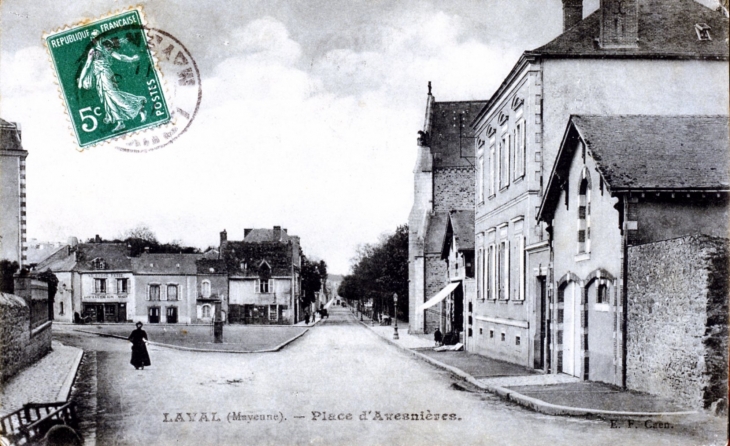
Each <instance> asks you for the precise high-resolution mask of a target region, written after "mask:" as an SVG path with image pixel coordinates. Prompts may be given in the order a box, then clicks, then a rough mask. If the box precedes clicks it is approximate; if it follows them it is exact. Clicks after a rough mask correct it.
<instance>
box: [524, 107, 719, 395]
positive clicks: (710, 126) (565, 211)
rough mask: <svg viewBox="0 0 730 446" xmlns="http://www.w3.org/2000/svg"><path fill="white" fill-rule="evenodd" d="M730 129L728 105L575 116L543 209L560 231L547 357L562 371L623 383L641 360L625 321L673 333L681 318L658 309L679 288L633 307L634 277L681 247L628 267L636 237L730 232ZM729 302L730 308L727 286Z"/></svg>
mask: <svg viewBox="0 0 730 446" xmlns="http://www.w3.org/2000/svg"><path fill="white" fill-rule="evenodd" d="M729 131H730V128H729V126H728V116H727V115H725V116H647V115H633V116H583V115H581V116H572V117H571V118H570V121H569V123H568V128H567V130H566V133H565V136H564V138H563V143H562V145H561V147H560V150H559V152H558V156H557V158H556V161H555V164H554V166H553V169H552V173H551V174H550V176H549V177H548V181H547V185H546V189H545V194H544V197H543V201H542V205H541V208H540V212H539V215H538V217H539V219H540V220H542V221H544V222H546V223H547V224H548V230H549V232H550V233H551V234H552V237H551V246H552V254H553V255H552V261H551V264H552V268H551V270H550V272H549V274H548V278H549V280H550V283H553V284H555V287H556V299H555V300H554V301H552V302H551V304H550V308H549V309H548V312H549V314H550V315H551V316H549V318H550V319H551V320H552V321H553V324H552V327H551V330H550V338H551V339H552V342H551V343H550V346H551V348H549V350H548V357H549V362H552V363H553V364H555V367H554V370H555V371H556V372H558V373H565V374H568V375H573V376H576V377H579V378H583V379H587V380H588V379H589V380H592V381H603V382H607V383H611V384H616V385H622V386H625V385H626V381H625V377H626V368H627V367H630V366H633V368H634V369H637V368H641V367H637V366H636V365H635V364H634V365H631V364H630V362H629V361H631V360H633V361H634V362H641V359H640V358H641V356H642V355H641V354H637V355H635V357H634V358H629V359H627V353H628V344H629V342H631V341H630V340H629V337H628V336H627V335H626V330H627V326H634V325H636V324H638V325H640V326H643V327H646V326H655V327H659V326H662V325H664V326H665V327H666V329H665V330H663V331H664V332H663V333H662V334H656V335H655V336H656V337H657V338H659V339H661V338H664V337H666V336H669V337H671V334H672V332H674V329H673V328H672V327H671V324H672V322H673V321H669V320H664V319H660V320H658V321H654V319H655V318H657V317H661V315H662V314H673V313H672V312H666V311H662V310H661V308H662V307H666V306H669V307H672V306H674V305H678V304H677V302H679V301H681V298H679V297H677V296H668V295H663V296H662V295H660V294H656V293H655V296H654V299H655V300H657V301H658V302H656V304H657V305H656V307H655V308H654V310H655V311H652V309H648V311H647V312H646V313H645V314H643V312H641V313H642V314H639V313H634V314H633V315H630V314H629V312H628V311H627V299H628V296H629V288H628V284H629V283H630V282H631V281H633V282H635V283H639V282H644V277H646V275H647V274H648V273H647V271H650V270H657V269H663V268H665V265H664V264H665V263H666V264H667V265H666V266H669V265H670V264H671V263H672V262H675V263H681V261H682V259H681V258H674V259H672V258H671V256H665V257H661V258H657V257H655V258H653V259H652V258H649V257H647V256H645V257H644V259H643V260H644V262H647V261H649V262H650V263H651V264H648V265H635V266H634V267H633V268H629V267H628V263H627V262H628V261H629V259H630V256H629V248H630V247H632V246H639V245H646V244H651V243H655V242H660V241H665V240H672V239H677V238H681V237H685V236H689V235H697V234H702V235H707V236H714V237H727V236H728V217H729V215H728V198H730V167H729V166H730V152H728V147H730V139H729V138H728V132H729ZM685 251H686V250H685ZM684 256H686V257H687V258H690V257H691V256H688V255H687V254H684ZM701 263H702V262H699V261H696V260H693V261H692V263H687V264H686V265H685V268H686V270H687V271H689V270H691V269H693V268H695V267H699V265H700V264H701ZM634 274H640V275H641V277H639V276H637V277H635V278H632V277H631V276H632V275H634ZM685 275H687V276H688V277H686V278H685V280H689V281H688V282H685V284H684V286H683V287H682V288H684V289H685V290H686V291H687V292H690V290H692V289H693V283H692V282H694V280H695V279H694V278H693V276H694V275H693V274H691V273H687V274H685ZM677 277H678V276H677V275H676V274H673V277H665V278H662V279H661V280H662V281H664V282H667V281H669V282H672V281H674V280H676V279H677ZM657 286H663V285H660V284H657V285H652V284H649V283H644V284H643V286H642V287H641V288H636V287H635V288H634V289H632V290H631V291H632V292H634V293H635V294H640V293H642V292H644V291H645V290H650V289H652V288H653V287H657ZM700 286H701V284H700ZM649 306H651V305H649ZM724 312H725V317H724V319H725V320H727V297H726V300H725V311H724ZM632 318H633V319H632ZM632 329H633V330H634V332H636V331H637V330H641V327H638V326H634V327H632ZM703 336H704V333H703ZM683 339H684V342H680V343H674V344H675V345H674V346H675V347H676V348H678V349H679V350H680V351H683V352H688V354H689V355H690V356H692V353H690V352H691V351H692V350H693V346H692V344H693V343H694V340H693V338H692V336H684V337H683ZM635 341H636V339H635V337H634V342H635ZM635 349H636V350H637V351H638V350H642V349H644V350H645V351H646V352H647V354H648V352H650V351H651V350H652V348H651V347H649V346H648V345H644V346H639V348H635ZM696 353H697V355H699V354H700V352H699V351H697V352H696ZM697 355H695V357H696V356H697ZM644 356H646V355H644ZM659 372H660V370H659V369H657V370H653V371H651V373H649V374H652V373H659ZM642 379H645V378H642ZM642 390H647V389H642Z"/></svg>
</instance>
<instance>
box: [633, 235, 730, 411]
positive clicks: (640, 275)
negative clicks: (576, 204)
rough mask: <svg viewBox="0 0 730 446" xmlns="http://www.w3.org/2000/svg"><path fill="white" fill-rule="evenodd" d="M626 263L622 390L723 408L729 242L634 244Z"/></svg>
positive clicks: (691, 239) (693, 239) (695, 239)
mask: <svg viewBox="0 0 730 446" xmlns="http://www.w3.org/2000/svg"><path fill="white" fill-rule="evenodd" d="M628 263H629V266H628V271H629V275H628V276H629V277H628V291H627V299H628V328H627V336H628V337H627V344H628V345H627V359H626V363H627V377H626V383H627V387H628V388H630V389H633V390H639V391H645V392H649V393H652V394H656V395H661V396H665V397H668V398H672V399H674V400H676V401H679V402H681V403H682V404H684V405H688V406H690V407H692V408H694V409H702V408H704V409H711V410H713V411H717V410H725V409H726V407H727V391H728V387H727V377H728V339H727V337H728V327H727V320H728V240H727V239H723V238H717V237H710V236H704V235H693V236H687V237H682V238H677V239H672V240H666V241H661V242H655V243H650V244H645V245H639V246H632V247H630V248H629V250H628Z"/></svg>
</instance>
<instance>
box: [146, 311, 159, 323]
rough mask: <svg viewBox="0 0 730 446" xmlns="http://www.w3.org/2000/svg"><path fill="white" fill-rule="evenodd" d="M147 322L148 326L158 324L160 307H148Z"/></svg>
mask: <svg viewBox="0 0 730 446" xmlns="http://www.w3.org/2000/svg"><path fill="white" fill-rule="evenodd" d="M147 321H148V322H149V323H150V324H159V323H160V307H149V308H148V309H147Z"/></svg>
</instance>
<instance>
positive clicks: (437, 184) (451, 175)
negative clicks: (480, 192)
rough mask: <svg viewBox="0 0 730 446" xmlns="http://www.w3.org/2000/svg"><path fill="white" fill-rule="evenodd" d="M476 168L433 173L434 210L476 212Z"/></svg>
mask: <svg viewBox="0 0 730 446" xmlns="http://www.w3.org/2000/svg"><path fill="white" fill-rule="evenodd" d="M475 178H476V173H475V170H474V168H465V167H453V168H445V169H438V170H436V171H434V173H433V210H434V212H439V211H450V210H452V209H468V210H474V193H475V192H474V189H475V185H474V182H475Z"/></svg>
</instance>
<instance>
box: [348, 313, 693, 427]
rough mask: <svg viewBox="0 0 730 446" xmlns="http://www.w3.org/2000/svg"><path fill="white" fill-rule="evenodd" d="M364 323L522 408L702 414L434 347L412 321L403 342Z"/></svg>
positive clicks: (611, 415)
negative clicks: (413, 328)
mask: <svg viewBox="0 0 730 446" xmlns="http://www.w3.org/2000/svg"><path fill="white" fill-rule="evenodd" d="M362 324H363V325H364V326H366V327H367V328H369V329H370V330H372V331H373V332H374V333H375V334H377V335H378V336H380V337H381V338H383V339H385V340H386V341H388V342H390V343H392V344H395V345H397V346H399V347H401V348H403V349H405V350H408V351H409V352H410V353H411V354H413V355H414V356H416V357H419V358H421V359H423V360H426V361H428V362H430V363H431V364H434V365H436V366H438V367H440V368H443V369H446V370H449V371H450V372H452V373H454V374H455V375H457V376H460V377H461V378H463V379H465V380H467V381H468V382H470V383H472V384H473V385H475V386H477V387H479V388H481V389H483V390H486V391H489V392H492V393H496V394H497V395H499V396H501V397H503V398H504V399H507V400H509V401H512V402H515V403H517V404H520V405H522V406H525V407H528V408H531V409H533V410H535V411H537V412H541V413H545V414H548V415H572V416H595V417H600V418H605V419H622V418H656V417H661V418H663V419H668V418H671V419H674V418H677V417H680V418H681V417H687V416H692V417H696V416H702V415H703V414H699V413H698V412H696V411H692V410H687V409H685V408H682V407H681V406H679V405H677V404H676V403H673V402H671V401H669V400H667V399H663V398H660V397H657V396H654V395H649V394H645V393H639V392H633V391H625V390H622V389H620V388H618V387H615V386H611V385H608V384H603V383H597V382H590V381H582V380H580V379H578V378H575V377H572V376H568V375H562V374H549V375H546V374H543V373H542V372H540V371H537V370H534V369H530V368H527V367H522V366H519V365H516V364H511V363H507V362H503V361H499V360H495V359H491V358H487V357H485V356H482V355H477V354H474V353H469V352H465V351H460V352H452V351H443V352H436V351H433V346H434V343H433V340H432V339H431V337H430V336H428V335H413V334H409V333H408V324H407V323H404V322H399V323H398V328H399V329H398V335H399V338H400V339H399V340H393V327H392V326H378V325H375V326H372V325H370V323H366V322H365V321H363V322H362Z"/></svg>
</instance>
